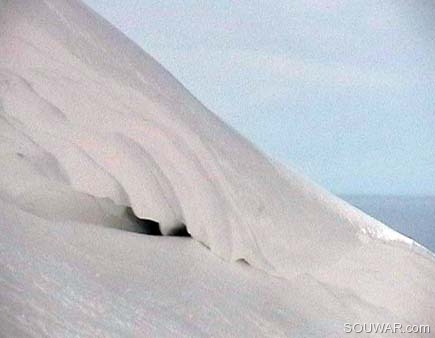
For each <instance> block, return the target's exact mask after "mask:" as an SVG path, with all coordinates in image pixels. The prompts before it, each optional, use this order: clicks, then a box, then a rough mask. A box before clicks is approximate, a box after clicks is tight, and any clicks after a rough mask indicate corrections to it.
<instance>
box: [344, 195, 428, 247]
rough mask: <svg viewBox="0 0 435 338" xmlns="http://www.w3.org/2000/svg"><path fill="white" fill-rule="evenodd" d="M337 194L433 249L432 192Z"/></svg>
mask: <svg viewBox="0 0 435 338" xmlns="http://www.w3.org/2000/svg"><path fill="white" fill-rule="evenodd" d="M340 197H341V198H343V199H344V200H345V201H347V202H349V203H350V204H352V205H354V206H356V207H357V208H358V209H361V210H363V211H364V212H365V213H367V214H369V215H370V216H372V217H374V218H376V219H378V220H380V221H381V222H383V223H385V224H387V225H389V226H390V227H391V228H393V229H395V230H397V231H398V232H400V233H402V234H404V235H406V236H408V237H410V238H412V239H414V240H416V241H417V242H418V243H420V244H422V245H423V246H425V247H426V248H428V249H429V250H431V251H432V252H435V196H380V195H345V196H340Z"/></svg>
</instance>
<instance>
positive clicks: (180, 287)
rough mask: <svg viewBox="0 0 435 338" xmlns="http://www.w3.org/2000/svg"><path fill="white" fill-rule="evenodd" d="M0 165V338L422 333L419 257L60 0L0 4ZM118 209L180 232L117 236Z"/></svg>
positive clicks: (427, 264)
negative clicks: (350, 329)
mask: <svg viewBox="0 0 435 338" xmlns="http://www.w3.org/2000/svg"><path fill="white" fill-rule="evenodd" d="M308 137H309V136H308V135H307V138H308ZM0 170H1V173H0V336H2V335H3V336H5V337H15V336H16V337H22V336H31V337H41V336H43V337H45V336H49V337H60V336H71V337H72V336H84V337H88V336H89V337H107V336H114V337H118V336H119V337H125V336H140V337H142V336H146V337H166V336H167V337H174V336H180V337H183V336H186V337H190V336H194V337H196V336H198V337H208V336H223V337H242V336H246V337H257V336H258V337H267V336H270V337H340V336H350V335H344V333H343V332H344V331H343V324H344V323H345V322H350V323H353V322H367V323H370V322H390V323H395V322H400V323H403V324H404V325H405V324H426V325H431V326H432V330H434V331H435V260H434V256H433V254H432V253H431V252H429V251H428V250H426V249H424V248H423V247H422V246H420V245H418V244H417V243H415V242H413V241H412V240H410V239H408V238H407V237H405V236H403V235H400V234H399V233H397V232H395V231H393V230H391V229H390V228H388V227H387V226H385V225H383V224H382V223H380V222H378V221H376V220H375V219H373V218H371V217H369V216H367V215H365V214H364V213H362V212H361V211H359V210H357V209H356V208H353V207H351V206H350V205H348V204H347V203H345V202H344V201H342V200H340V199H339V198H338V197H335V196H333V195H331V194H329V193H328V192H326V191H324V190H323V189H321V188H319V187H317V186H316V185H314V184H313V183H311V182H310V181H309V180H307V179H306V178H304V177H302V176H301V175H300V174H298V173H296V172H294V171H291V170H288V169H283V168H282V167H280V166H279V165H276V164H275V163H273V162H272V161H271V160H270V159H268V158H267V157H266V156H264V155H263V154H262V153H260V152H259V151H258V150H256V149H255V147H253V145H252V144H250V143H249V142H248V141H247V140H245V139H244V138H243V137H241V136H240V135H238V134H237V132H235V131H234V130H232V129H231V128H230V127H228V126H227V125H225V124H224V123H223V122H222V121H221V120H220V119H219V118H217V117H216V116H215V115H214V114H213V113H212V112H210V111H209V110H208V109H207V108H206V107H204V106H203V105H202V104H201V103H200V102H198V101H197V100H196V99H195V98H194V97H193V96H192V95H191V94H190V93H189V92H188V91H187V90H186V89H185V88H184V87H183V86H182V85H181V84H180V83H179V82H177V81H176V80H175V79H174V78H173V77H172V76H171V75H170V74H169V73H168V72H167V71H166V70H164V69H163V67H162V66H160V65H159V64H158V63H157V62H156V61H155V60H153V59H152V58H151V57H150V56H149V55H147V54H146V53H145V52H144V51H142V50H141V49H140V48H139V47H137V46H136V45H135V44H133V43H132V42H131V41H130V40H128V39H127V38H126V37H125V36H123V35H122V34H121V33H120V32H119V31H117V30H116V29H115V28H114V27H113V26H111V25H110V24H109V23H108V22H106V21H105V20H104V19H102V18H101V17H99V16H98V15H97V14H95V13H94V12H93V11H91V10H90V9H88V8H87V7H86V6H85V5H83V4H82V3H81V2H79V1H77V0H0ZM130 207H131V209H132V210H133V212H134V214H135V215H136V216H137V217H139V218H142V219H149V220H154V221H156V222H158V223H159V224H160V229H161V231H162V233H163V234H165V235H168V234H172V233H174V232H176V230H177V229H178V228H180V227H181V226H182V225H186V227H187V231H188V232H189V233H190V234H191V236H192V238H193V239H188V238H178V237H154V236H148V235H143V234H137V233H133V232H127V231H122V230H129V231H137V230H138V229H137V228H138V225H137V224H136V223H135V222H134V220H132V218H131V215H129V213H128V210H130V209H129V208H130ZM201 243H202V244H203V245H201ZM219 258H221V259H219ZM231 262H233V263H231ZM244 262H246V263H248V264H245V263H244ZM358 336H362V335H358ZM396 336H397V335H396ZM411 336H412V335H410V334H407V335H406V337H411ZM416 336H417V337H418V336H419V335H416ZM428 336H430V335H428Z"/></svg>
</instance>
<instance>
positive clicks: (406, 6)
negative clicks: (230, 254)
mask: <svg viewBox="0 0 435 338" xmlns="http://www.w3.org/2000/svg"><path fill="white" fill-rule="evenodd" d="M85 2H86V3H87V4H89V5H90V6H91V7H92V8H94V9H95V10H96V11H98V12H99V13H100V14H102V15H103V16H104V17H106V18H107V19H108V20H109V21H111V22H112V23H113V24H115V25H116V26H117V27H118V28H120V29H121V30H122V31H123V32H124V33H125V34H127V35H128V36H129V37H130V38H131V39H133V40H134V41H135V42H137V43H138V44H139V45H141V46H142V47H143V48H144V49H145V50H146V51H147V52H148V53H150V54H151V55H152V56H154V57H155V58H156V59H157V60H158V61H159V62H160V63H162V64H163V65H164V66H165V67H166V68H167V69H168V70H169V71H171V72H172V73H173V74H174V75H175V76H176V77H177V78H178V79H179V80H180V81H181V82H182V83H183V84H184V85H185V86H186V87H187V88H188V89H189V90H190V91H191V92H192V93H193V94H194V95H195V96H196V97H197V98H199V99H200V100H201V101H202V102H203V103H204V104H205V105H206V106H208V107H209V108H210V109H212V110H213V111H214V112H215V113H216V114H218V115H219V116H221V117H222V118H223V119H224V120H226V121H227V122H228V123H230V124H231V125H233V126H234V127H235V128H236V129H238V130H239V131H240V132H241V133H242V134H244V135H245V136H247V137H248V138H249V139H251V140H252V141H253V142H254V143H256V144H257V145H258V146H259V147H260V148H261V149H262V150H263V151H264V152H266V153H267V154H269V155H270V156H272V157H274V158H275V159H278V160H280V161H282V162H283V163H285V164H287V165H290V166H294V167H296V168H298V169H299V170H300V171H303V172H305V173H306V174H307V175H308V176H310V177H311V178H312V179H314V180H315V181H317V182H318V183H320V184H322V185H324V186H326V187H327V188H328V189H330V190H332V191H334V192H336V193H377V194H421V195H424V194H432V195H434V194H435V25H434V22H435V5H433V4H432V1H431V0H428V1H424V0H421V1H412V2H411V1H405V0H390V1H379V0H378V1H367V0H366V1H344V0H343V1H338V0H337V1H334V0H305V1H288V0H270V1H267V2H266V1H224V0H220V1H187V0H185V1H175V0H164V1H147V0H123V1H120V0H106V1H102V0H85Z"/></svg>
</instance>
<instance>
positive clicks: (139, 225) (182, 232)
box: [126, 207, 191, 237]
mask: <svg viewBox="0 0 435 338" xmlns="http://www.w3.org/2000/svg"><path fill="white" fill-rule="evenodd" d="M126 214H127V215H128V218H129V219H130V220H131V221H132V222H134V223H135V229H134V230H132V231H134V232H137V233H141V234H144V235H149V236H163V234H162V232H161V230H160V223H159V222H157V221H155V220H152V219H145V218H139V217H137V216H136V214H135V213H134V211H133V209H132V208H131V207H127V208H126ZM168 236H175V237H191V236H190V234H189V232H188V231H187V228H186V225H185V224H183V223H180V225H179V226H178V227H176V228H175V229H173V230H172V231H171V232H170V233H169V234H168Z"/></svg>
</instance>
